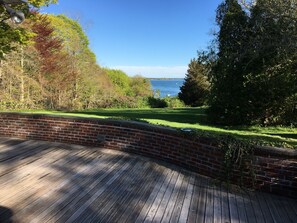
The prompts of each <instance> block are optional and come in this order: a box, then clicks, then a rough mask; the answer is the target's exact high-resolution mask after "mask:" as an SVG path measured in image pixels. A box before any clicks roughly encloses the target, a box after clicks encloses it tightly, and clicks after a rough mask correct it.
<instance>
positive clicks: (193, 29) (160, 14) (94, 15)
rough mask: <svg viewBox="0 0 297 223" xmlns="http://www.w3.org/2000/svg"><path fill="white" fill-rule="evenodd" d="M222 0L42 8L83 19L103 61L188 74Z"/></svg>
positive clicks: (93, 0) (69, 2)
mask: <svg viewBox="0 0 297 223" xmlns="http://www.w3.org/2000/svg"><path fill="white" fill-rule="evenodd" d="M220 2H221V0H59V3H58V4H57V5H51V6H49V7H47V8H45V9H43V10H42V12H47V13H54V14H65V15H67V16H69V17H71V18H74V19H78V20H79V22H80V23H81V25H82V26H83V28H84V30H85V31H86V34H87V36H88V37H89V40H90V47H91V49H92V51H93V52H94V53H95V54H96V56H97V61H98V63H99V64H100V66H102V67H109V68H116V69H121V70H123V71H125V72H126V73H127V74H128V75H130V76H133V75H136V74H141V75H142V76H145V77H182V78H183V77H184V76H185V73H186V70H187V65H188V64H189V62H190V60H191V58H194V57H196V55H197V50H202V49H205V48H206V47H207V45H208V43H209V42H210V40H211V39H212V36H211V34H210V33H211V30H213V29H214V28H215V22H214V21H215V10H216V8H217V6H218V5H219V4H220Z"/></svg>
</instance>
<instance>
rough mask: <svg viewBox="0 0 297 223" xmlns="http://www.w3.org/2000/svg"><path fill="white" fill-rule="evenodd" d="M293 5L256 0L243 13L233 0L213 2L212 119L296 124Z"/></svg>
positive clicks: (296, 13)
mask: <svg viewBox="0 0 297 223" xmlns="http://www.w3.org/2000/svg"><path fill="white" fill-rule="evenodd" d="M296 7H297V6H296V3H294V1H281V0H272V1H271V0H258V1H257V3H256V4H255V5H253V6H252V7H251V8H250V12H249V13H246V12H245V11H244V10H243V9H242V8H241V6H240V5H239V4H238V3H237V1H235V0H226V1H224V2H223V3H222V4H221V5H220V6H219V7H218V10H217V23H218V25H219V28H220V30H219V32H218V34H217V46H218V51H217V58H216V62H215V63H214V65H213V66H212V71H211V73H210V80H211V94H210V109H209V117H210V119H211V120H212V121H213V122H215V123H218V124H227V125H238V124H251V123H257V124H264V125H271V124H295V123H296V121H295V120H296V118H295V117H296V115H295V116H294V115H293V113H292V112H294V111H295V110H296V108H295V106H296V104H295V103H294V102H293V100H292V99H293V98H294V97H295V96H294V95H296V93H297V85H296V83H297V73H296V72H297V69H296V68H297V60H296V58H297V54H296V52H297V44H296V42H297V8H296ZM284 102H285V103H284ZM287 112H288V113H287ZM284 114H288V115H287V116H286V115H284ZM290 114H291V115H290Z"/></svg>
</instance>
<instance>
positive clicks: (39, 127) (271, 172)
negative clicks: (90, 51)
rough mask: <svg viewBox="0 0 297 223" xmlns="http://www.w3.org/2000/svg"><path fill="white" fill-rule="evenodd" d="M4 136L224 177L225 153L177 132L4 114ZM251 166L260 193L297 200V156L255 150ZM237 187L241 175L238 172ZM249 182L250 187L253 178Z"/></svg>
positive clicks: (0, 121)
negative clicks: (133, 155)
mask: <svg viewBox="0 0 297 223" xmlns="http://www.w3.org/2000/svg"><path fill="white" fill-rule="evenodd" d="M0 136H7V137H19V138H23V139H36V140H45V141H57V142H64V143H72V144H81V145H88V146H96V147H97V146H98V147H105V148H110V149H116V150H122V151H126V152H131V153H136V154H140V155H145V156H149V157H153V158H156V159H159V160H165V161H169V162H171V163H174V164H177V165H180V166H183V167H186V168H189V169H191V170H193V171H196V172H197V173H199V174H203V175H206V176H210V177H213V178H220V177H221V176H222V169H223V166H222V162H223V153H222V152H221V151H220V150H219V149H218V148H217V147H216V144H215V142H214V141H212V140H211V139H207V138H198V137H194V136H191V135H189V134H185V133H181V132H179V131H177V130H174V129H169V128H163V127H156V126H152V125H149V124H142V123H136V122H126V121H112V120H107V119H90V118H72V117H57V116H48V115H28V114H19V113H0ZM252 165H253V166H254V169H255V174H256V187H257V188H258V189H260V190H264V191H268V192H273V193H278V194H282V195H286V196H291V197H295V198H297V151H290V150H285V149H275V148H257V149H256V150H255V156H254V158H253V161H252ZM235 176H237V177H235V178H234V179H233V180H234V182H235V183H236V181H237V179H239V173H237V175H236V173H235ZM244 181H245V182H249V183H250V182H251V179H249V176H245V177H244Z"/></svg>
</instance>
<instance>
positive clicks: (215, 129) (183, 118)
mask: <svg viewBox="0 0 297 223" xmlns="http://www.w3.org/2000/svg"><path fill="white" fill-rule="evenodd" d="M205 110H206V108H204V107H200V108H178V109H170V108H166V109H98V110H91V111H75V112H61V111H22V112H24V113H34V114H36V113H40V114H51V115H64V116H79V117H92V118H111V119H125V120H134V121H143V122H148V123H151V124H156V125H163V126H169V127H174V128H191V129H194V130H195V131H196V132H197V133H198V134H203V135H206V136H210V137H219V136H220V135H233V136H234V137H236V138H238V139H241V140H244V141H249V142H251V143H253V144H259V145H271V146H277V147H287V148H295V149H297V128H296V127H280V126H279V127H260V126H234V127H230V126H215V125H211V124H210V123H208V122H207V116H206V114H205Z"/></svg>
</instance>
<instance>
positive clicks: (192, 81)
mask: <svg viewBox="0 0 297 223" xmlns="http://www.w3.org/2000/svg"><path fill="white" fill-rule="evenodd" d="M208 63H209V61H207V55H206V54H205V53H204V52H200V53H199V52H198V58H197V59H192V60H191V62H190V64H189V68H188V73H187V74H186V78H185V82H184V84H183V86H182V87H181V88H180V90H181V91H180V93H179V94H178V97H179V99H180V100H182V101H183V102H184V103H185V104H186V105H190V106H192V107H197V106H201V105H204V104H206V100H207V97H208V94H209V85H210V84H209V82H208V80H207V76H208V73H209V64H208Z"/></svg>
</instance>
